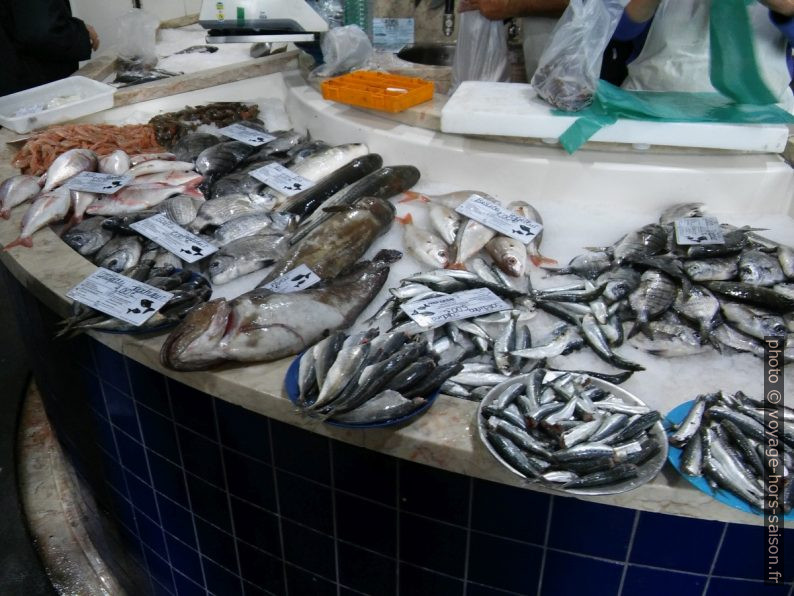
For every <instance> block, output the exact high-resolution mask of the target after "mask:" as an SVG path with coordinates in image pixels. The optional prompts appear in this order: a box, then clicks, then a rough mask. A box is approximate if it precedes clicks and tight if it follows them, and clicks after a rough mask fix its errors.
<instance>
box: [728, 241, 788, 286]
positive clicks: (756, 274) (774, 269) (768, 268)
mask: <svg viewBox="0 0 794 596" xmlns="http://www.w3.org/2000/svg"><path fill="white" fill-rule="evenodd" d="M785 280H786V276H785V275H783V269H782V268H781V267H780V261H779V260H778V258H777V257H776V256H774V255H770V254H767V253H765V252H761V251H760V250H746V251H744V252H743V253H742V255H741V256H740V257H739V281H743V282H745V283H751V284H754V285H756V286H773V285H775V284H777V283H781V282H783V281H785Z"/></svg>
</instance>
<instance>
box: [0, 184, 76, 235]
mask: <svg viewBox="0 0 794 596" xmlns="http://www.w3.org/2000/svg"><path fill="white" fill-rule="evenodd" d="M71 204H72V200H71V193H70V191H69V189H68V188H64V187H60V188H56V189H55V190H51V191H49V192H42V193H41V194H40V195H39V196H38V198H37V199H36V200H35V201H33V203H32V204H31V205H30V207H28V210H27V211H26V212H25V215H24V216H23V217H22V230H21V232H20V234H19V238H17V239H16V240H14V241H13V242H11V243H10V244H7V245H6V246H5V247H4V250H8V249H9V248H12V247H14V246H20V245H22V246H27V247H28V248H30V247H31V246H33V240H32V238H31V236H32V235H33V234H34V233H35V232H37V231H38V230H40V229H41V228H43V227H44V226H46V225H48V224H51V223H55V222H57V221H61V220H62V219H63V218H64V217H66V214H67V213H69V207H71Z"/></svg>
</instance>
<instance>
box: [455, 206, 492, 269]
mask: <svg viewBox="0 0 794 596" xmlns="http://www.w3.org/2000/svg"><path fill="white" fill-rule="evenodd" d="M473 194H475V195H477V196H479V197H481V198H483V199H485V200H489V201H491V202H494V203H496V204H498V201H497V200H496V199H494V198H493V197H491V196H490V195H486V194H484V193H473ZM470 196H471V195H470ZM494 236H496V231H495V230H493V229H491V228H489V227H487V226H485V225H483V224H481V223H480V222H478V221H475V220H473V219H466V220H464V221H463V223H462V224H461V226H460V229H459V230H458V235H457V237H456V238H455V263H456V265H458V266H462V265H463V263H465V262H466V261H468V260H469V259H470V258H471V257H473V256H474V255H476V254H477V253H478V252H480V250H482V249H483V248H484V247H485V245H486V244H488V241H489V240H490V239H491V238H493V237H494Z"/></svg>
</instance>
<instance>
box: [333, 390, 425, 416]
mask: <svg viewBox="0 0 794 596" xmlns="http://www.w3.org/2000/svg"><path fill="white" fill-rule="evenodd" d="M425 402H426V400H425V399H424V398H422V397H414V398H411V399H406V398H405V397H403V396H402V395H400V393H398V392H397V391H394V390H392V389H386V390H385V391H382V392H381V393H379V394H378V395H376V396H375V397H373V398H371V399H369V400H367V401H366V402H365V403H363V404H362V405H360V406H359V407H357V408H355V409H354V410H350V411H349V412H345V413H343V414H335V415H334V416H333V417H332V418H331V420H335V421H337V422H345V423H347V424H373V423H376V422H383V421H386V420H394V419H396V418H402V417H404V416H407V415H408V414H410V413H411V412H413V411H415V410H417V409H419V408H421V407H422V406H423V405H424V404H425Z"/></svg>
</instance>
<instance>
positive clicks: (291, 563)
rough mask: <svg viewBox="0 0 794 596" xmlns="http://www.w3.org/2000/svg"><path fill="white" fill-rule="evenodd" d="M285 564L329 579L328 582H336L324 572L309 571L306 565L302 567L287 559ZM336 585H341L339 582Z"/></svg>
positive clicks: (299, 595) (300, 595)
mask: <svg viewBox="0 0 794 596" xmlns="http://www.w3.org/2000/svg"><path fill="white" fill-rule="evenodd" d="M285 565H287V566H289V567H292V568H294V569H300V570H301V571H303V572H304V573H308V574H310V575H316V576H317V577H319V578H322V579H324V580H325V581H327V582H330V583H334V580H332V579H331V578H330V577H326V576H324V575H323V574H322V573H317V572H316V571H309V570H308V569H306V568H305V567H301V566H300V565H296V564H295V563H293V562H292V561H286V562H285ZM336 585H337V586H338V585H339V583H338V582H337V584H336ZM298 596H303V595H302V594H298Z"/></svg>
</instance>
